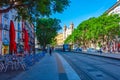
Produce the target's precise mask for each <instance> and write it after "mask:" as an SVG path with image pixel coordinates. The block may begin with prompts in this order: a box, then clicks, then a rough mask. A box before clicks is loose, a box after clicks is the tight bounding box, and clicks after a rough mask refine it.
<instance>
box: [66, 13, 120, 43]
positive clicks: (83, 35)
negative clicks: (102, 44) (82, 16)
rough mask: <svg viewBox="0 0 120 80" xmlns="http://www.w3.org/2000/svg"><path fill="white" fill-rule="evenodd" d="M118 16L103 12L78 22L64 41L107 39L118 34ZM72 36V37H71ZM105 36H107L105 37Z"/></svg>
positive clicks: (119, 19)
mask: <svg viewBox="0 0 120 80" xmlns="http://www.w3.org/2000/svg"><path fill="white" fill-rule="evenodd" d="M119 22H120V17H119V15H117V14H114V15H113V14H111V15H107V14H103V15H101V16H99V17H97V18H95V17H92V18H89V19H88V20H85V21H83V22H82V23H80V24H79V25H78V27H77V29H75V31H73V33H72V34H71V35H70V37H68V38H67V39H66V42H68V43H69V42H75V43H76V42H79V43H83V44H84V43H86V42H90V41H94V42H98V41H101V40H103V41H105V40H106V41H107V42H109V40H112V39H114V38H115V36H116V35H119V34H120V25H119ZM72 36H74V39H73V38H72ZM105 36H107V37H106V38H105ZM78 40H79V41H78Z"/></svg>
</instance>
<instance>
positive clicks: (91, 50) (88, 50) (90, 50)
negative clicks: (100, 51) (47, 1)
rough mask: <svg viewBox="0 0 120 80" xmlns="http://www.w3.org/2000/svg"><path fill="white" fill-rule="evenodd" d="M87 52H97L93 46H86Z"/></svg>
mask: <svg viewBox="0 0 120 80" xmlns="http://www.w3.org/2000/svg"><path fill="white" fill-rule="evenodd" d="M87 52H97V51H96V49H94V48H88V49H87Z"/></svg>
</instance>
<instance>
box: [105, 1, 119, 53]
mask: <svg viewBox="0 0 120 80" xmlns="http://www.w3.org/2000/svg"><path fill="white" fill-rule="evenodd" d="M106 13H108V15H110V14H118V15H120V0H117V2H116V3H115V4H114V5H113V6H112V7H111V8H109V9H108V10H107V11H106ZM110 44H111V45H107V46H106V49H108V46H110V48H111V49H110V50H111V51H112V52H118V51H120V47H119V45H120V38H119V37H118V35H116V39H114V40H113V41H112V42H111V43H110Z"/></svg>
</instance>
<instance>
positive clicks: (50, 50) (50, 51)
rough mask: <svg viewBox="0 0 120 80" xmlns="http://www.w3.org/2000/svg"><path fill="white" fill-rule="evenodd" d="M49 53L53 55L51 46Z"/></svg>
mask: <svg viewBox="0 0 120 80" xmlns="http://www.w3.org/2000/svg"><path fill="white" fill-rule="evenodd" d="M49 54H50V56H51V55H52V49H51V48H50V49H49Z"/></svg>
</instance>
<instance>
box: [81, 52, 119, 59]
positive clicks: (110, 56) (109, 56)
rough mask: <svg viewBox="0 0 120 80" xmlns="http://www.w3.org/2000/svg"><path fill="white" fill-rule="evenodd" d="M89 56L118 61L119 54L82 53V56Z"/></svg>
mask: <svg viewBox="0 0 120 80" xmlns="http://www.w3.org/2000/svg"><path fill="white" fill-rule="evenodd" d="M84 53H85V54H89V55H94V56H101V57H107V58H111V59H117V60H120V54H119V53H98V52H96V53H91V52H83V54H84Z"/></svg>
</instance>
